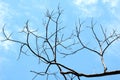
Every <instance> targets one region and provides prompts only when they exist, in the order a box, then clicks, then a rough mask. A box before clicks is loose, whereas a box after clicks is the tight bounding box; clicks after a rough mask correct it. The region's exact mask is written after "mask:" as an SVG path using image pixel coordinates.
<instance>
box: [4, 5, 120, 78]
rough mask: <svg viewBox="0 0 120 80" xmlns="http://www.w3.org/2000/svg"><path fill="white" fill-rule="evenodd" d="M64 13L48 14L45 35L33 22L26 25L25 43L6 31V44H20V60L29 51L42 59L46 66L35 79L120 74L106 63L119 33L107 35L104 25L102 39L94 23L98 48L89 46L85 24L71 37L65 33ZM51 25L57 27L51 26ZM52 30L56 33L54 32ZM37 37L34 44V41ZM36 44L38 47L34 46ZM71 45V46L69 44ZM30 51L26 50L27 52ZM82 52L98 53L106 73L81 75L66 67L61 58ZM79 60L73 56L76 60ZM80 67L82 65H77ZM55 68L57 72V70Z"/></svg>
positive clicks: (94, 35) (91, 26)
mask: <svg viewBox="0 0 120 80" xmlns="http://www.w3.org/2000/svg"><path fill="white" fill-rule="evenodd" d="M62 12H63V10H61V9H60V8H59V7H58V8H57V11H56V12H55V11H51V12H50V11H49V10H47V12H46V14H45V15H46V17H47V19H46V21H44V22H43V26H44V29H45V35H38V34H37V33H36V32H37V30H35V31H32V30H31V29H30V27H29V24H28V23H29V21H27V22H26V24H25V26H24V28H23V30H22V31H21V34H23V35H25V36H26V40H25V41H19V40H16V39H12V38H11V34H10V35H7V34H6V32H5V26H4V27H3V29H2V31H3V35H4V37H5V40H4V41H7V40H8V41H12V42H15V43H18V44H20V45H21V46H20V53H19V57H18V59H19V58H20V56H21V54H22V53H23V54H26V55H27V54H28V51H29V52H31V54H33V55H34V56H35V57H36V58H38V60H39V64H41V65H43V64H44V65H45V68H43V70H42V71H31V72H33V73H34V74H35V76H34V77H33V79H32V80H35V79H36V77H37V76H45V77H46V80H49V77H51V76H53V77H54V78H55V79H56V80H61V79H62V80H63V79H64V80H80V78H81V77H82V76H84V77H88V78H89V77H102V76H110V75H117V74H120V70H114V71H107V66H106V64H105V62H104V55H105V54H106V50H107V49H108V48H109V47H110V46H112V44H113V43H114V42H116V41H117V40H119V39H120V34H117V33H116V31H115V30H113V32H112V33H111V34H109V35H108V34H107V33H106V30H105V29H104V28H103V27H102V25H100V29H101V33H100V34H101V36H102V39H100V37H99V36H98V34H97V33H96V30H95V23H94V22H93V20H91V25H90V26H88V28H89V30H91V33H92V36H93V37H94V40H95V43H96V44H97V45H96V46H98V47H97V49H95V48H92V47H89V46H88V45H87V43H84V41H83V40H82V37H81V33H82V30H81V29H82V28H85V27H84V26H83V24H84V22H81V21H80V20H78V24H76V26H75V27H76V29H75V30H76V31H75V32H72V33H71V35H69V36H68V37H64V34H65V33H62V30H63V29H64V27H60V24H61V21H60V17H61V14H62ZM51 23H52V24H53V25H54V26H53V25H52V26H50V25H51ZM51 28H52V31H51V30H50V29H51ZM31 37H32V38H34V40H32V41H31V39H30V38H31ZM69 40H72V41H71V43H69V44H68V42H67V41H69ZM31 42H34V48H33V43H31ZM65 43H67V44H65ZM75 46H79V48H77V49H76V48H74V47H75ZM24 48H26V51H25V49H24ZM82 50H87V51H89V52H91V53H94V54H97V55H98V56H99V57H100V59H101V63H102V66H103V68H104V69H103V71H102V72H101V73H91V74H86V73H82V72H78V71H76V70H75V69H73V68H71V67H70V66H69V67H68V66H66V65H64V64H62V63H61V62H59V60H58V59H59V57H60V55H61V56H62V57H63V58H66V57H69V56H73V55H75V54H77V53H80V51H82ZM74 58H75V57H73V59H74ZM76 64H79V62H76ZM53 68H55V70H54V69H53Z"/></svg>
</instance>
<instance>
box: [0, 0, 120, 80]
mask: <svg viewBox="0 0 120 80" xmlns="http://www.w3.org/2000/svg"><path fill="white" fill-rule="evenodd" d="M59 3H60V6H61V8H62V9H63V10H64V12H63V14H62V23H63V24H64V25H65V26H66V27H67V28H69V29H71V31H72V30H74V29H75V27H74V26H75V25H74V24H75V22H76V21H77V20H78V19H79V18H80V19H81V20H83V21H86V23H88V25H89V24H90V21H91V19H92V18H93V19H94V21H95V22H97V24H98V25H99V24H102V25H103V27H105V28H107V29H108V32H109V31H112V30H113V29H115V30H117V32H119V31H120V28H119V27H120V0H0V80H31V79H32V78H33V76H34V75H33V73H30V70H34V69H36V65H37V62H36V63H34V62H35V59H34V58H33V57H31V56H29V57H27V56H25V55H22V58H21V59H20V60H18V61H17V57H18V50H19V49H18V48H19V45H15V44H14V43H12V42H9V41H6V42H2V40H3V39H4V37H3V35H2V27H3V26H4V25H6V27H5V28H6V33H7V34H9V33H11V32H14V33H13V35H14V34H16V33H17V32H19V31H20V30H21V29H22V27H23V26H24V24H25V22H26V21H27V20H29V21H30V25H31V27H32V28H33V29H34V28H36V27H35V26H40V25H41V24H42V20H43V19H44V17H45V15H44V14H45V12H46V10H47V9H49V10H56V7H57V5H58V4H59ZM67 28H66V30H67ZM15 37H16V36H15ZM16 38H18V39H20V38H21V37H19V36H18V37H16ZM119 47H120V46H118V45H116V44H115V47H114V48H113V49H112V50H110V51H111V53H110V54H111V55H108V56H107V57H108V58H107V60H109V61H110V62H109V63H110V65H112V67H110V68H111V69H113V70H114V69H120V66H118V65H120V62H119V60H120V59H119V56H120V53H118V49H119ZM113 52H115V53H117V54H113ZM36 70H37V69H36ZM106 78H107V80H110V77H105V78H102V79H101V78H98V79H96V78H92V79H86V78H85V79H84V80H106ZM112 78H113V79H112V80H118V79H119V78H120V77H119V76H112Z"/></svg>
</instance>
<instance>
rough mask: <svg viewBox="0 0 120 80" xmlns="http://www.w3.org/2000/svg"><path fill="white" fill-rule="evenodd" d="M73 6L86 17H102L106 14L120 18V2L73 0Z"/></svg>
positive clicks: (113, 0) (116, 0) (109, 0)
mask: <svg viewBox="0 0 120 80" xmlns="http://www.w3.org/2000/svg"><path fill="white" fill-rule="evenodd" d="M73 4H74V5H75V6H76V7H77V8H78V9H79V12H80V14H81V15H82V16H85V17H101V16H103V15H104V14H106V12H107V13H109V14H111V15H113V16H117V17H119V16H118V15H119V13H120V6H119V4H120V0H73ZM119 18H120V17H119Z"/></svg>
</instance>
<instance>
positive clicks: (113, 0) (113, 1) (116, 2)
mask: <svg viewBox="0 0 120 80" xmlns="http://www.w3.org/2000/svg"><path fill="white" fill-rule="evenodd" d="M102 2H103V3H105V4H106V3H108V4H109V5H110V7H116V6H117V5H119V0H102Z"/></svg>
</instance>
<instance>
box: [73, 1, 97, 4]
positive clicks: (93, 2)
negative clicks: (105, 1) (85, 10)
mask: <svg viewBox="0 0 120 80" xmlns="http://www.w3.org/2000/svg"><path fill="white" fill-rule="evenodd" d="M74 3H75V4H76V5H82V4H83V5H91V4H96V3H97V0H74Z"/></svg>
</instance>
